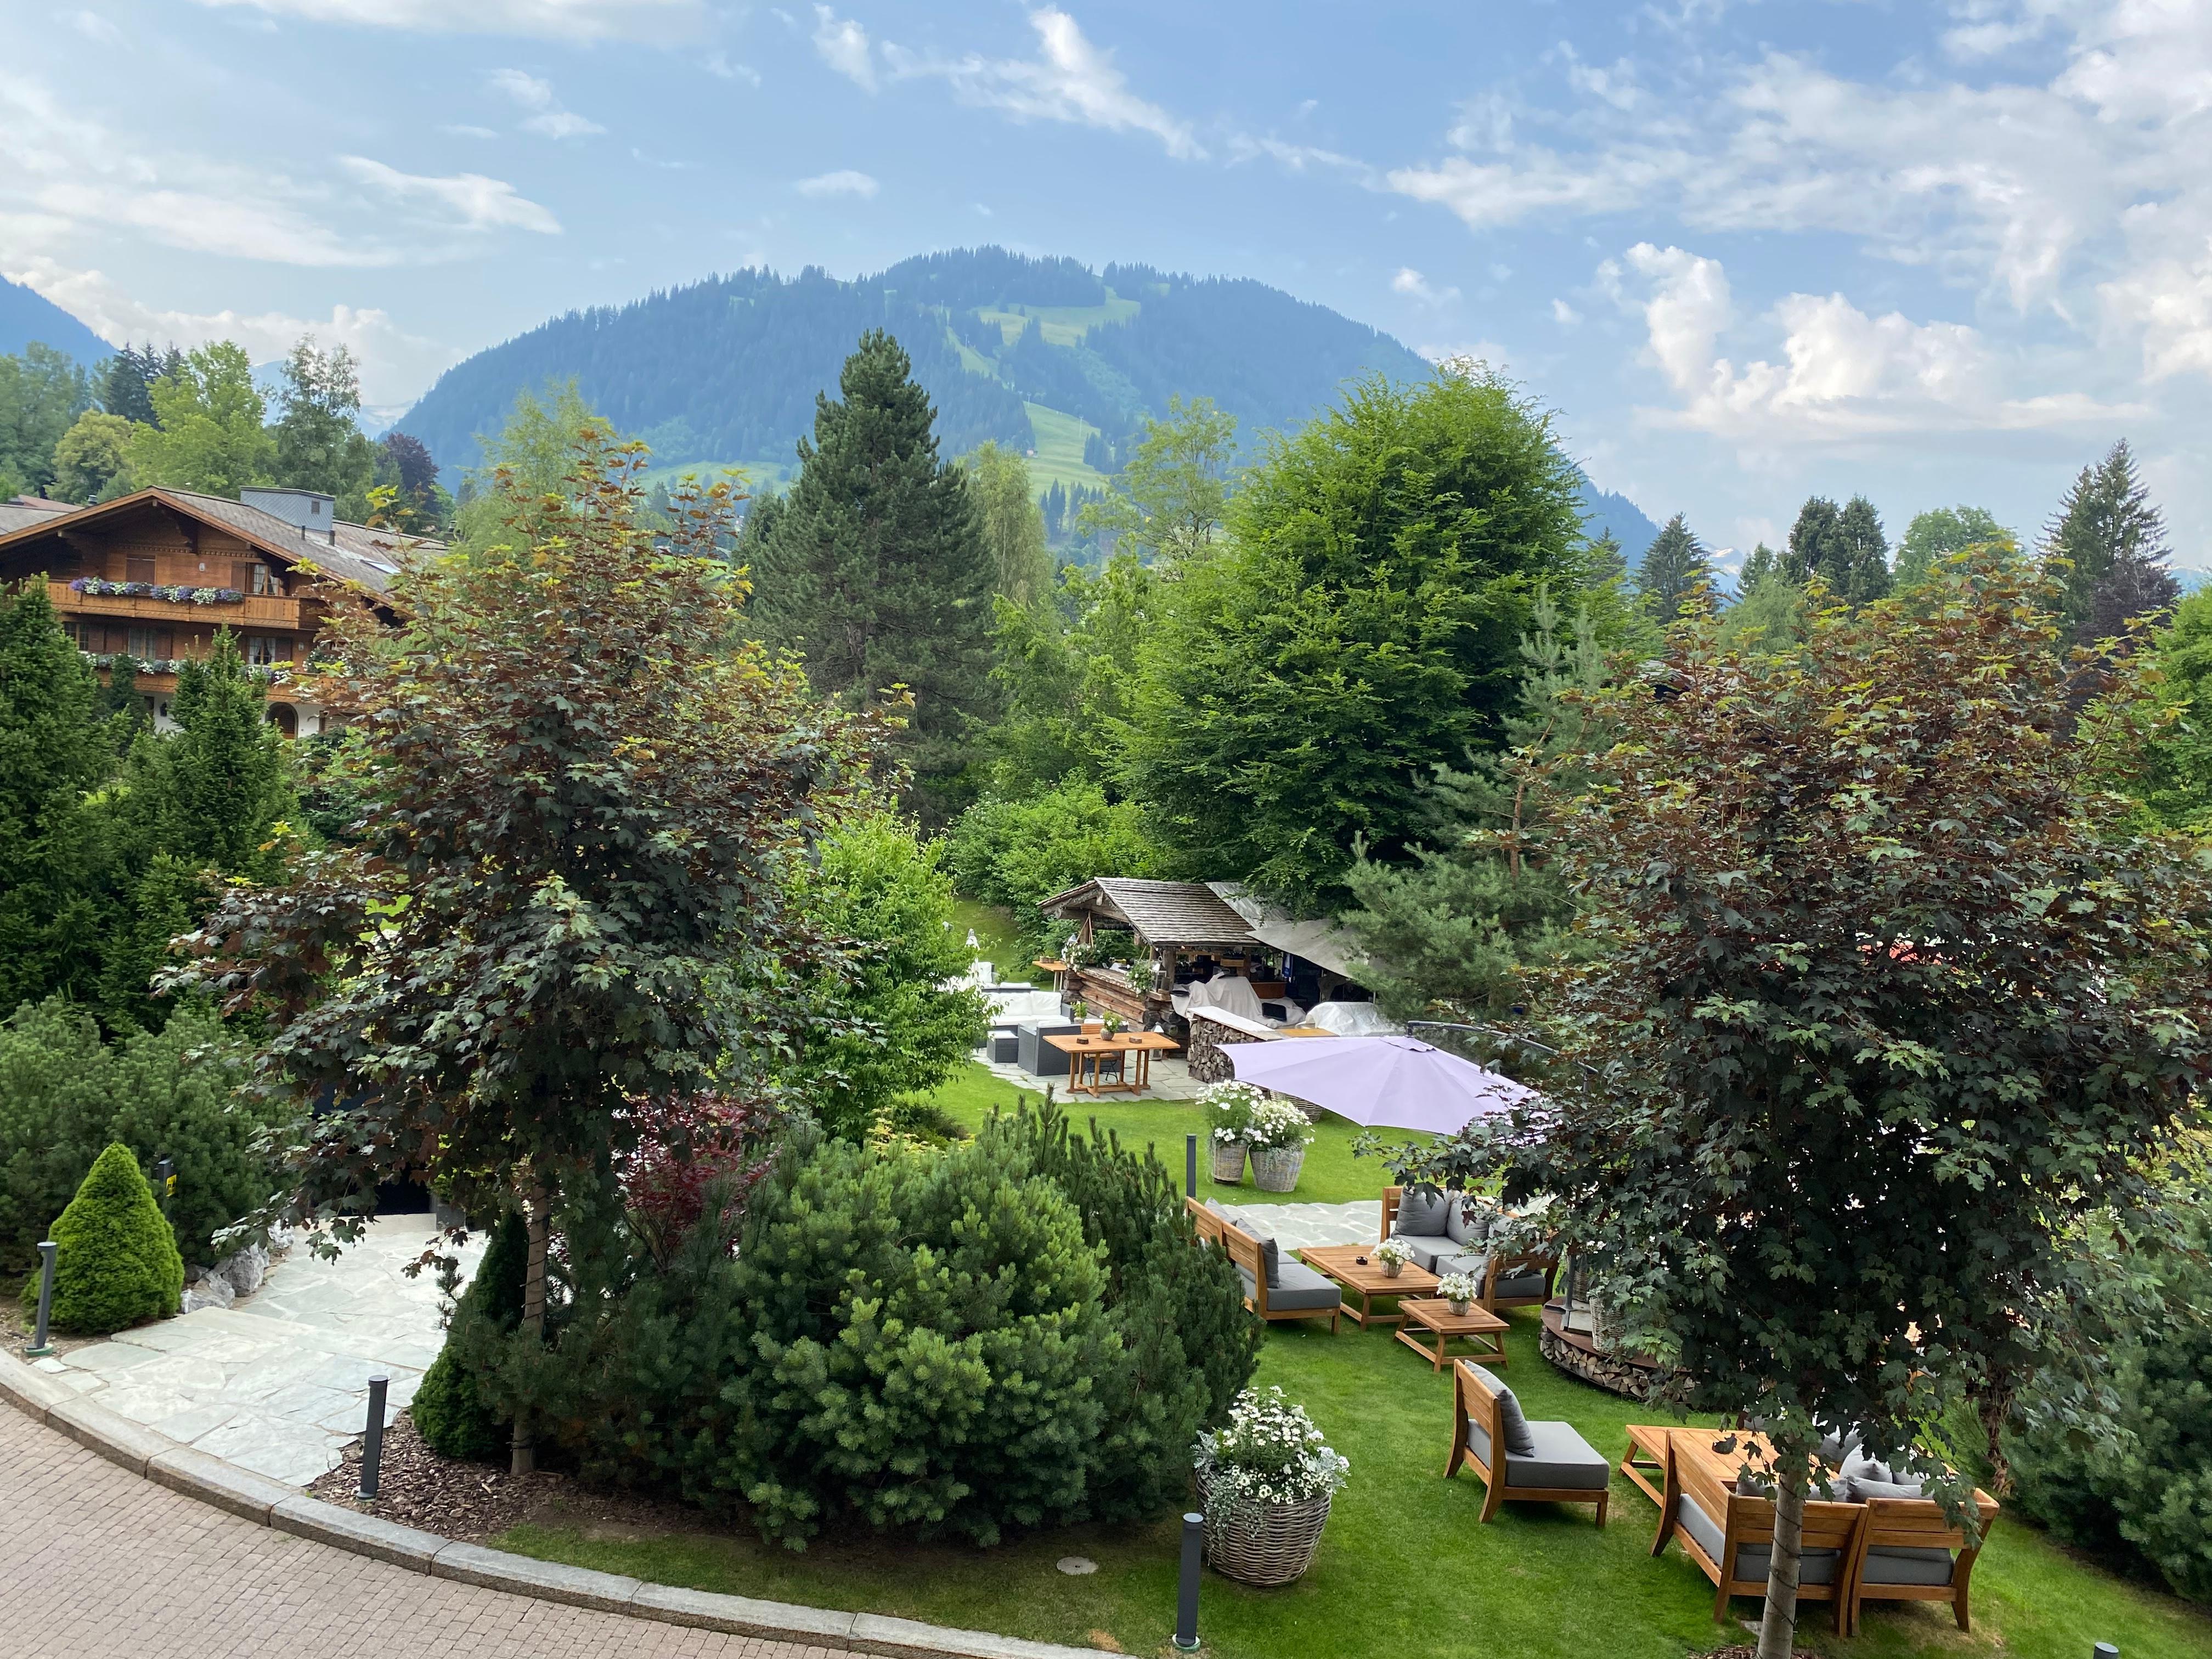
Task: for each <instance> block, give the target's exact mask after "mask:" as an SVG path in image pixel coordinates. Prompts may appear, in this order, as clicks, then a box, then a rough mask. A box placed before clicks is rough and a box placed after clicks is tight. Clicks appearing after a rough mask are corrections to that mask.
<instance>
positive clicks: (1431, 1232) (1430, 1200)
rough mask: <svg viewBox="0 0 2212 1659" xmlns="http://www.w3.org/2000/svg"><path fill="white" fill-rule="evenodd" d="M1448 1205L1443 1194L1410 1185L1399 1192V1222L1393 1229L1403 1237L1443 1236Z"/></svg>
mask: <svg viewBox="0 0 2212 1659" xmlns="http://www.w3.org/2000/svg"><path fill="white" fill-rule="evenodd" d="M1447 1207H1448V1206H1446V1204H1445V1202H1444V1199H1443V1194H1425V1193H1419V1192H1416V1191H1415V1190H1414V1189H1413V1188H1411V1187H1408V1188H1406V1190H1405V1191H1404V1192H1402V1193H1401V1194H1398V1225H1397V1226H1396V1227H1395V1228H1394V1229H1392V1231H1394V1232H1395V1233H1396V1234H1397V1236H1398V1237H1401V1238H1442V1237H1443V1236H1444V1212H1445V1210H1446V1208H1447Z"/></svg>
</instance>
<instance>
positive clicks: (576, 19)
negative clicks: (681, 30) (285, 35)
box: [199, 0, 704, 40]
mask: <svg viewBox="0 0 2212 1659" xmlns="http://www.w3.org/2000/svg"><path fill="white" fill-rule="evenodd" d="M199 3H200V4H201V5H204V6H211V7H221V8H225V9H233V10H240V9H243V10H251V11H258V12H260V13H263V14H264V15H268V16H272V17H297V18H301V19H302V20H304V21H307V22H313V23H338V24H346V25H350V26H352V27H358V28H389V29H405V30H410V31H412V32H414V33H422V34H514V35H524V36H530V37H536V38H538V39H544V40H604V39H607V38H610V37H627V38H634V37H635V36H637V35H639V34H641V33H647V32H648V31H651V30H653V29H665V28H667V27H671V25H675V24H678V23H689V22H691V21H696V19H697V18H699V17H700V16H701V15H703V12H704V6H703V4H702V0H199Z"/></svg>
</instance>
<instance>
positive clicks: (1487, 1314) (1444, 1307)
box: [1398, 1297, 1511, 1371]
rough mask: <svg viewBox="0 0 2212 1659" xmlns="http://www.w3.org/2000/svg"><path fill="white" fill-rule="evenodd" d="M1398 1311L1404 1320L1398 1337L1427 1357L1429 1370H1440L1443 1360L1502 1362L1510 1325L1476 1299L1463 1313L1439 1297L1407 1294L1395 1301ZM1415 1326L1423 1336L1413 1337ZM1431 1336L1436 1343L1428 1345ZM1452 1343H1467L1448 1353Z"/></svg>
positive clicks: (1423, 1356) (1503, 1362)
mask: <svg viewBox="0 0 2212 1659" xmlns="http://www.w3.org/2000/svg"><path fill="white" fill-rule="evenodd" d="M1398 1311H1399V1312H1400V1313H1401V1314H1403V1315H1404V1316H1406V1322H1405V1323H1404V1324H1403V1325H1401V1326H1400V1327H1399V1328H1398V1340H1400V1341H1401V1342H1402V1343H1404V1344H1405V1345H1406V1346H1407V1347H1409V1348H1411V1349H1412V1350H1413V1352H1415V1353H1417V1354H1419V1355H1420V1356H1421V1358H1424V1359H1425V1360H1427V1361H1428V1362H1429V1369H1430V1370H1437V1371H1440V1370H1443V1368H1444V1361H1446V1360H1447V1359H1474V1360H1479V1361H1480V1363H1482V1364H1485V1365H1503V1364H1505V1333H1506V1332H1507V1331H1508V1330H1510V1328H1511V1327H1510V1326H1509V1325H1508V1324H1507V1323H1506V1322H1505V1321H1504V1320H1503V1319H1500V1318H1499V1317H1498V1316H1497V1315H1496V1314H1494V1313H1492V1312H1491V1311H1490V1310H1488V1309H1487V1308H1485V1307H1484V1306H1483V1305H1482V1304H1480V1302H1470V1303H1468V1304H1467V1311H1466V1312H1465V1313H1463V1314H1455V1313H1454V1312H1453V1311H1452V1305H1451V1304H1450V1303H1449V1302H1447V1301H1445V1300H1444V1299H1443V1297H1408V1298H1407V1299H1406V1300H1405V1301H1403V1302H1401V1303H1400V1304H1398ZM1416 1329H1419V1330H1420V1331H1422V1332H1425V1335H1423V1336H1415V1335H1414V1334H1413V1333H1414V1331H1415V1330H1416ZM1431 1339H1434V1340H1435V1342H1436V1346H1434V1347H1431V1346H1429V1342H1430V1340H1431ZM1454 1342H1465V1343H1467V1344H1468V1347H1467V1349H1466V1350H1465V1352H1461V1353H1451V1352H1447V1350H1448V1349H1449V1347H1450V1346H1451V1345H1452V1344H1453V1343H1454Z"/></svg>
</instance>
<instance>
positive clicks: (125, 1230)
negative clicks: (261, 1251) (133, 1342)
mask: <svg viewBox="0 0 2212 1659" xmlns="http://www.w3.org/2000/svg"><path fill="white" fill-rule="evenodd" d="M51 1236H52V1238H53V1241H54V1243H56V1244H58V1245H59V1246H60V1247H61V1248H60V1249H59V1250H58V1251H57V1252H56V1254H55V1256H54V1302H53V1326H54V1328H55V1329H56V1330H59V1331H70V1332H73V1333H75V1334H78V1335H82V1336H100V1335H105V1334H106V1333H107V1332H109V1331H119V1330H122V1329H123V1328H125V1327H126V1326H131V1325H138V1324H143V1323H144V1322H146V1321H147V1320H149V1319H166V1318H167V1317H168V1316H170V1315H172V1314H173V1313H175V1312H176V1311H177V1303H178V1300H179V1297H182V1296H183V1294H184V1290H185V1259H184V1257H183V1256H181V1255H178V1254H177V1245H176V1241H175V1240H174V1239H173V1238H172V1237H170V1234H169V1224H168V1223H167V1222H166V1221H164V1220H163V1219H162V1218H161V1208H160V1206H157V1205H156V1204H155V1202H154V1189H153V1188H151V1187H149V1186H148V1185H147V1184H146V1177H145V1176H144V1174H143V1173H142V1172H141V1171H140V1170H139V1168H138V1160H137V1158H133V1157H131V1149H130V1148H129V1147H128V1146H124V1145H123V1144H122V1143H121V1142H119V1141H118V1142H116V1143H115V1144H113V1145H112V1146H109V1147H108V1148H107V1150H106V1152H102V1153H100V1156H99V1157H98V1158H94V1160H93V1164H92V1169H91V1170H90V1172H89V1173H88V1174H87V1175H86V1176H85V1178H84V1184H83V1185H82V1186H81V1187H79V1188H77V1189H76V1197H75V1198H72V1199H71V1200H70V1201H69V1206H68V1207H67V1208H65V1209H64V1210H63V1212H61V1216H60V1218H59V1219H58V1220H57V1221H56V1222H55V1223H54V1225H53V1229H52V1235H51ZM38 1294H39V1284H38V1275H37V1274H36V1273H33V1274H32V1275H31V1277H30V1278H29V1279H27V1280H26V1281H25V1284H24V1297H25V1299H26V1300H27V1301H28V1302H31V1303H33V1304H35V1303H36V1300H37V1297H38Z"/></svg>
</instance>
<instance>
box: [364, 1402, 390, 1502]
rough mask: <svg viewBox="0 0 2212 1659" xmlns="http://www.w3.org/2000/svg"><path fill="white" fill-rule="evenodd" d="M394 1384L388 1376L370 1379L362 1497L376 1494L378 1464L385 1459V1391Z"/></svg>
mask: <svg viewBox="0 0 2212 1659" xmlns="http://www.w3.org/2000/svg"><path fill="white" fill-rule="evenodd" d="M391 1386H392V1379H391V1378H390V1377H388V1376H372V1377H370V1378H369V1379H368V1428H367V1430H366V1431H364V1432H363V1433H362V1437H361V1491H360V1492H358V1493H356V1496H357V1497H361V1498H374V1497H375V1496H376V1474H377V1465H378V1464H380V1463H381V1462H383V1461H384V1391H385V1390H386V1389H388V1388H390V1387H391Z"/></svg>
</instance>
